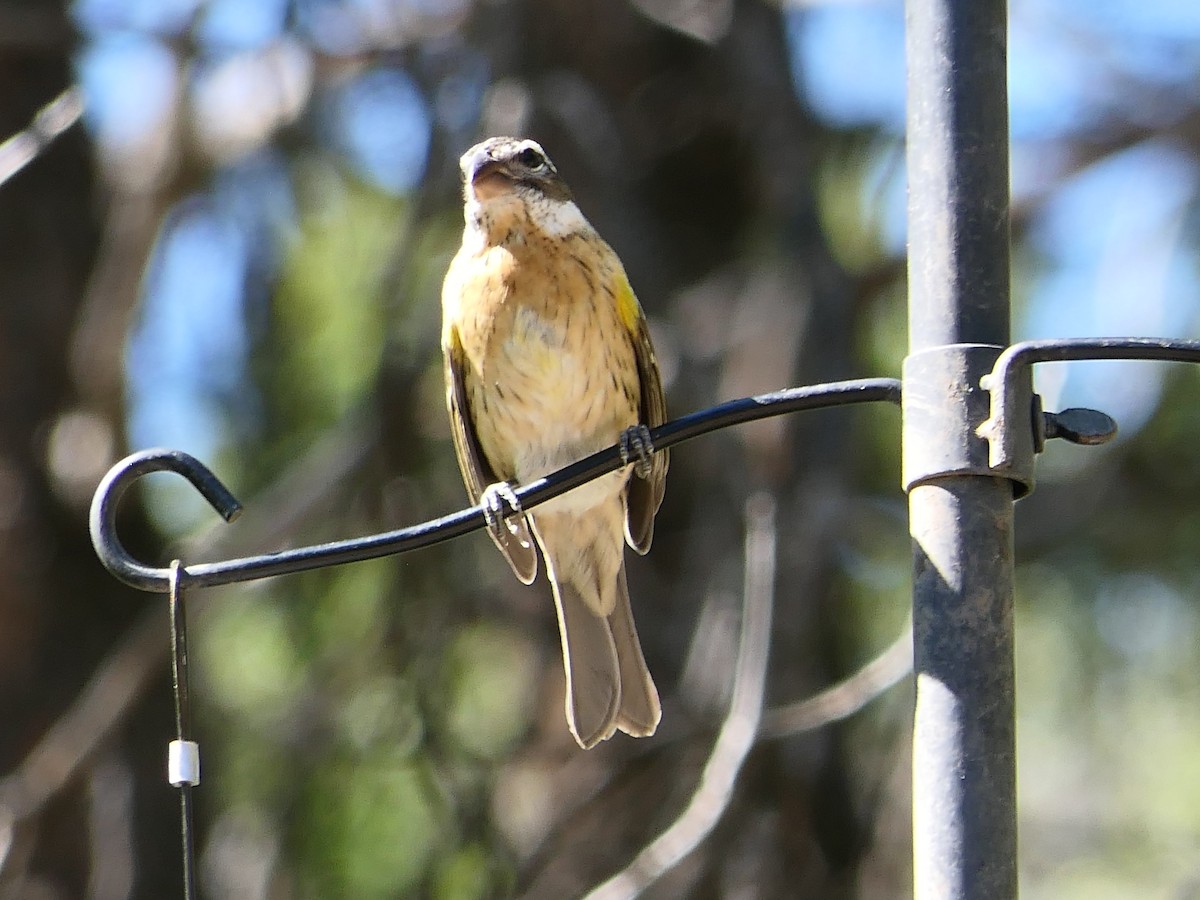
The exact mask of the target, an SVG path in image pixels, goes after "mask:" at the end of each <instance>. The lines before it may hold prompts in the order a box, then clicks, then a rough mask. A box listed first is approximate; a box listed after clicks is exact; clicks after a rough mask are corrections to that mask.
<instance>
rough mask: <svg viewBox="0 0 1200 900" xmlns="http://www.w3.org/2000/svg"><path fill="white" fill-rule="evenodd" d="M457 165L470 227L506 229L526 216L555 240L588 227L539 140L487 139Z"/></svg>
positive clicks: (472, 149) (467, 153)
mask: <svg viewBox="0 0 1200 900" xmlns="http://www.w3.org/2000/svg"><path fill="white" fill-rule="evenodd" d="M459 165H460V166H461V168H462V174H463V194H464V197H465V199H466V215H467V224H468V226H471V225H474V226H476V227H480V228H483V229H485V230H495V229H497V228H499V227H501V226H503V227H504V228H505V229H508V228H509V227H510V226H511V225H512V224H513V221H514V219H517V218H524V219H526V220H528V221H529V222H530V223H531V224H533V225H535V226H537V227H539V228H541V229H542V230H543V231H545V232H546V233H547V234H550V235H553V236H562V235H565V234H570V233H574V232H576V231H580V230H582V229H584V228H586V227H587V223H586V220H584V218H583V215H582V214H581V213H580V212H579V207H577V206H576V205H575V202H574V201H573V200H572V197H571V189H570V188H569V187H567V183H566V182H565V181H563V179H562V176H560V175H559V174H558V169H556V168H555V167H554V163H552V162H551V161H550V157H548V156H547V155H546V151H545V150H543V149H542V147H541V145H540V144H539V143H538V142H537V141H531V140H528V139H521V138H512V137H493V138H488V139H487V140H486V141H482V142H480V143H478V144H476V145H475V146H474V147H472V148H471V149H470V150H468V151H467V152H466V153H464V154H463V155H462V158H461V159H460V160H459Z"/></svg>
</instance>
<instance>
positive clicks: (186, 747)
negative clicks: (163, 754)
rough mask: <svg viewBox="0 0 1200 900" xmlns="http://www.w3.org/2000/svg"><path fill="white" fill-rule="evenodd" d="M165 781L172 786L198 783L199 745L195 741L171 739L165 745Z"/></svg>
mask: <svg viewBox="0 0 1200 900" xmlns="http://www.w3.org/2000/svg"><path fill="white" fill-rule="evenodd" d="M167 781H169V782H170V783H171V785H172V786H173V787H183V785H185V784H190V785H197V784H199V783H200V745H199V744H197V743H196V742H195V741H171V743H170V744H169V745H168V746H167Z"/></svg>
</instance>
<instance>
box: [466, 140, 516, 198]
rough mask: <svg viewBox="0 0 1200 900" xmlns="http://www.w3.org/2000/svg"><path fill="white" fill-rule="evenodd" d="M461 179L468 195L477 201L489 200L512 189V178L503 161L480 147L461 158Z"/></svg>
mask: <svg viewBox="0 0 1200 900" xmlns="http://www.w3.org/2000/svg"><path fill="white" fill-rule="evenodd" d="M462 170H463V179H464V181H465V182H466V190H467V195H468V196H474V197H475V199H476V200H478V201H484V200H489V199H491V198H493V197H496V196H499V195H501V194H505V193H508V192H510V191H511V190H512V179H511V177H510V176H509V170H508V167H507V166H505V164H504V163H502V162H500V161H499V160H497V159H494V158H492V157H491V156H489V155H488V152H487V150H485V149H484V148H483V147H480V148H479V149H478V150H475V151H474V152H471V153H468V154H467V155H466V156H464V157H463V159H462Z"/></svg>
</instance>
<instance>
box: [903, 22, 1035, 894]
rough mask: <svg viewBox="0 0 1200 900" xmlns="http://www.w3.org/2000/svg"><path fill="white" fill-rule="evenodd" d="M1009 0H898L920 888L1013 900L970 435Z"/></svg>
mask: <svg viewBox="0 0 1200 900" xmlns="http://www.w3.org/2000/svg"><path fill="white" fill-rule="evenodd" d="M1006 20H1007V16H1006V10H1005V4H1004V2H1003V0H906V27H907V38H906V41H907V55H908V151H907V153H908V180H909V212H908V223H909V296H910V310H909V347H910V356H909V358H908V359H907V360H906V361H905V378H904V456H905V462H904V466H905V484H906V487H907V488H908V489H909V516H910V528H911V533H912V538H913V554H914V578H913V628H914V634H913V642H914V647H913V649H914V665H915V669H916V673H917V700H916V712H915V717H914V723H913V854H914V884H915V896H916V897H917V898H918V900H927V898H928V900H933V898H936V900H967V898H970V900H978V898H1013V897H1016V894H1017V879H1016V849H1017V847H1016V844H1017V842H1016V797H1015V793H1016V784H1015V768H1016V767H1015V755H1016V754H1015V746H1014V726H1013V632H1012V567H1013V550H1012V522H1013V483H1012V482H1010V481H1008V480H1007V479H1004V478H999V477H996V475H995V474H994V472H993V471H992V470H991V469H990V468H989V464H988V455H987V444H986V442H985V441H983V439H982V438H980V437H979V435H978V434H977V432H976V429H977V428H978V426H979V425H980V424H981V423H982V422H983V421H984V420H985V419H986V418H987V416H988V412H987V394H986V393H985V392H984V391H983V390H982V389H981V387H980V385H979V378H980V377H981V376H982V375H983V374H986V372H987V371H988V370H989V369H990V368H991V365H992V363H993V362H994V361H995V359H996V357H997V356H998V355H999V353H1000V351H1001V350H1002V349H1003V347H1004V346H1005V345H1007V344H1008V341H1009V296H1008V295H1009V215H1008V109H1007V91H1006V27H1007V21H1006Z"/></svg>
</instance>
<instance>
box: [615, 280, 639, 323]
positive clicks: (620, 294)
mask: <svg viewBox="0 0 1200 900" xmlns="http://www.w3.org/2000/svg"><path fill="white" fill-rule="evenodd" d="M617 275H618V282H617V315H619V316H620V317H621V324H622V325H624V326H625V329H626V330H627V331H628V332H629V333H630V334H636V333H637V329H638V322H639V321H640V320H641V318H642V308H641V306H639V305H638V300H637V297H636V296H635V295H634V293H633V288H632V287H630V285H629V277H628V276H627V275H626V274H625V271H624V270H623V269H620V270H618V272H617Z"/></svg>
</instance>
